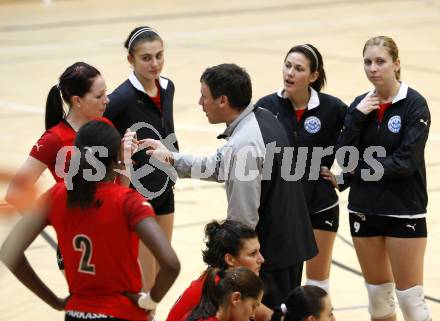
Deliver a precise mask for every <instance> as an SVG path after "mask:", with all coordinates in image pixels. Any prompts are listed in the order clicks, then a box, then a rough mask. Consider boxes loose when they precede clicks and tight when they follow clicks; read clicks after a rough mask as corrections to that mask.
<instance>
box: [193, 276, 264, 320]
mask: <svg viewBox="0 0 440 321" xmlns="http://www.w3.org/2000/svg"><path fill="white" fill-rule="evenodd" d="M263 287H264V286H263V282H262V281H261V280H260V278H259V277H258V276H257V275H256V274H255V273H254V272H252V271H250V270H249V269H247V268H244V267H239V268H234V269H228V270H219V269H212V270H211V271H208V272H207V273H206V278H205V283H204V284H203V291H202V298H201V300H200V303H199V304H198V305H197V306H196V307H195V308H194V310H192V312H191V314H190V315H189V316H188V318H187V319H186V321H197V320H199V319H207V318H209V317H211V316H214V315H215V314H216V313H217V311H218V310H219V308H220V306H224V305H225V304H229V297H230V295H231V294H232V293H233V292H239V293H240V295H241V298H242V300H245V299H247V298H254V299H257V298H258V297H259V296H260V295H261V294H262V292H263Z"/></svg>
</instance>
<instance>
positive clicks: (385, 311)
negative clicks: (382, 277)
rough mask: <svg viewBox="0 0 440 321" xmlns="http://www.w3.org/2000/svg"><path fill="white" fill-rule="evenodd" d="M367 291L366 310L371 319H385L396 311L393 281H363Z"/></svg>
mask: <svg viewBox="0 0 440 321" xmlns="http://www.w3.org/2000/svg"><path fill="white" fill-rule="evenodd" d="M365 286H366V287H367V291H368V312H369V313H370V315H371V318H373V319H386V318H389V317H391V316H393V315H394V314H395V313H396V302H395V300H394V289H395V285H394V283H392V282H390V283H383V284H377V285H375V284H369V283H365Z"/></svg>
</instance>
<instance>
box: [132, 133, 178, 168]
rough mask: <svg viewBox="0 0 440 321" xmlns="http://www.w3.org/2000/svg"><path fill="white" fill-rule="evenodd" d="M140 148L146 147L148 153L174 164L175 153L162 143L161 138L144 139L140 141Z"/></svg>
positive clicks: (166, 162)
mask: <svg viewBox="0 0 440 321" xmlns="http://www.w3.org/2000/svg"><path fill="white" fill-rule="evenodd" d="M139 148H140V149H142V148H146V149H147V151H146V153H147V154H148V155H151V156H152V157H154V158H155V159H157V160H159V161H160V162H162V163H164V164H168V165H173V164H174V158H173V154H172V153H171V152H170V151H169V150H168V149H167V148H166V147H165V145H164V144H162V143H161V141H160V140H155V139H149V138H147V139H143V140H140V141H139Z"/></svg>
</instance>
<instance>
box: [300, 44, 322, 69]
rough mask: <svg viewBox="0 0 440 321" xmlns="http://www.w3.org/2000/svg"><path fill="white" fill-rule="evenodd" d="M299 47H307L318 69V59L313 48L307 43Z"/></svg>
mask: <svg viewBox="0 0 440 321" xmlns="http://www.w3.org/2000/svg"><path fill="white" fill-rule="evenodd" d="M301 47H303V48H305V49H307V50H308V51H310V52H311V53H312V55H313V57H315V62H316V70H318V67H319V60H318V55H317V54H316V52H315V50H313V48H312V47H310V46H308V45H301Z"/></svg>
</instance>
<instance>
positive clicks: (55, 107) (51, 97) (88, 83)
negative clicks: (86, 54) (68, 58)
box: [45, 62, 101, 130]
mask: <svg viewBox="0 0 440 321" xmlns="http://www.w3.org/2000/svg"><path fill="white" fill-rule="evenodd" d="M100 74H101V73H100V72H99V71H98V69H96V68H95V67H93V66H91V65H89V64H87V63H85V62H76V63H74V64H73V65H72V66H69V67H67V69H66V70H65V71H64V72H63V73H62V74H61V76H60V78H59V82H58V85H55V86H53V87H52V88H51V89H50V91H49V94H48V95H47V100H46V115H45V126H46V130H47V129H49V128H51V127H53V126H55V125H56V124H58V123H59V122H60V121H61V120H62V119H63V118H64V117H65V116H66V113H65V111H64V108H63V100H64V101H65V102H66V104H67V105H69V108H70V99H71V98H72V96H79V97H84V95H85V94H87V93H88V92H89V91H90V88H91V87H92V84H93V80H94V79H95V78H96V77H97V76H98V75H100ZM61 97H62V99H61Z"/></svg>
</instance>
